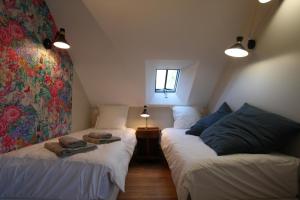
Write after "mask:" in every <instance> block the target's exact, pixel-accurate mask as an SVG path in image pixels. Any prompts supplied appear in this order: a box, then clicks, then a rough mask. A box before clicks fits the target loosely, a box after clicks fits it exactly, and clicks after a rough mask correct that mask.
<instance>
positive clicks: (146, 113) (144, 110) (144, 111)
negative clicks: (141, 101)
mask: <svg viewBox="0 0 300 200" xmlns="http://www.w3.org/2000/svg"><path fill="white" fill-rule="evenodd" d="M140 116H141V117H144V118H148V117H150V115H149V113H148V109H147V106H146V105H145V106H144V109H143V112H142V113H141V115H140Z"/></svg>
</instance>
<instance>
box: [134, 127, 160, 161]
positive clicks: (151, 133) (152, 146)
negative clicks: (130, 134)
mask: <svg viewBox="0 0 300 200" xmlns="http://www.w3.org/2000/svg"><path fill="white" fill-rule="evenodd" d="M135 134H136V138H137V145H136V149H135V155H134V158H135V159H136V160H137V161H160V160H162V158H163V156H162V151H161V148H160V136H161V131H160V129H159V128H158V127H151V128H138V129H137V130H136V132H135Z"/></svg>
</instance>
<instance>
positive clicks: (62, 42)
mask: <svg viewBox="0 0 300 200" xmlns="http://www.w3.org/2000/svg"><path fill="white" fill-rule="evenodd" d="M65 32H66V31H65V29H64V28H60V30H59V31H58V32H57V33H56V35H55V39H54V41H53V43H52V41H51V40H50V39H49V38H46V39H45V40H44V41H43V44H44V47H45V48H46V49H51V48H52V44H53V45H54V46H55V47H57V48H60V49H69V48H70V47H71V45H70V44H69V43H68V42H67V40H66V38H65Z"/></svg>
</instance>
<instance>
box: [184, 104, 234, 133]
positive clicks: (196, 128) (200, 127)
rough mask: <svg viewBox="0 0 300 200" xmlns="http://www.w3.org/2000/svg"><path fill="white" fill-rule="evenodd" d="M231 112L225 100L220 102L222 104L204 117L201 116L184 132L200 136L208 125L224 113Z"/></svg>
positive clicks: (224, 114) (220, 117)
mask: <svg viewBox="0 0 300 200" xmlns="http://www.w3.org/2000/svg"><path fill="white" fill-rule="evenodd" d="M231 112H232V110H231V108H230V107H229V106H228V104H227V103H226V102H224V103H223V104H222V106H221V107H220V108H219V109H218V111H216V112H215V113H212V114H210V115H208V116H206V117H203V118H201V119H200V120H199V121H197V123H196V124H194V125H193V126H192V127H191V128H190V129H189V130H188V131H186V132H185V133H186V134H188V135H195V136H200V134H201V133H202V132H203V131H204V130H205V129H207V128H208V127H209V126H211V125H212V124H214V123H215V122H217V121H218V120H220V119H222V118H223V117H225V116H226V115H228V114H230V113H231Z"/></svg>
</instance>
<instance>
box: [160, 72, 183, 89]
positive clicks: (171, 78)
mask: <svg viewBox="0 0 300 200" xmlns="http://www.w3.org/2000/svg"><path fill="white" fill-rule="evenodd" d="M179 73H180V70H179V69H157V70H156V81H155V92H156V93H175V92H176V88H177V82H178V78H179Z"/></svg>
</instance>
